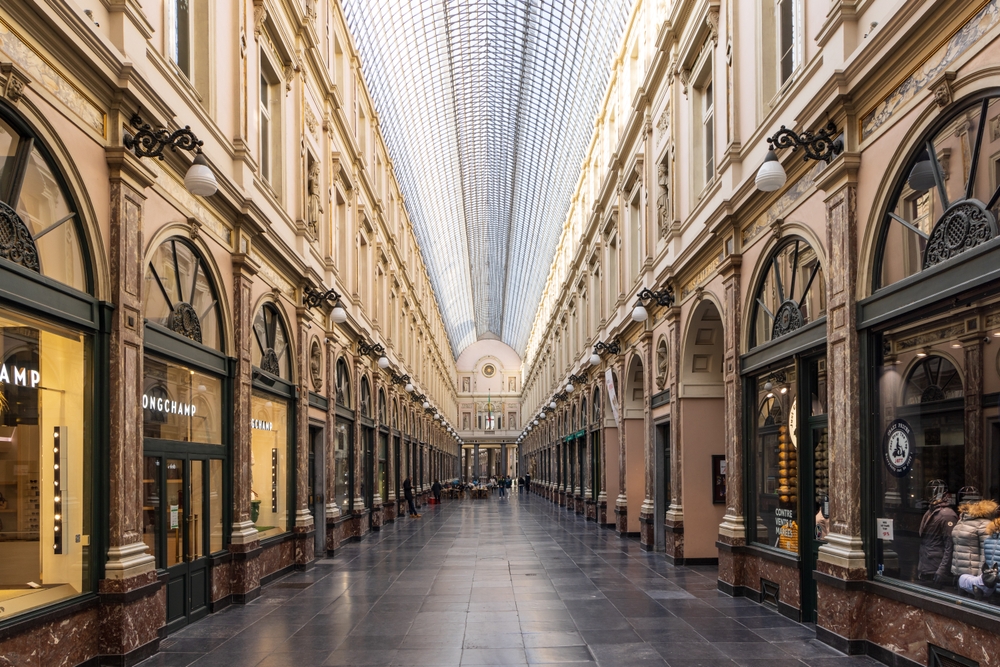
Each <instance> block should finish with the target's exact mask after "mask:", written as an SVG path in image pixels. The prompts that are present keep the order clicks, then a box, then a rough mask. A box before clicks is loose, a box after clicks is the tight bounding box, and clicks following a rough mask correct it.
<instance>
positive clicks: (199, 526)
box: [143, 448, 224, 632]
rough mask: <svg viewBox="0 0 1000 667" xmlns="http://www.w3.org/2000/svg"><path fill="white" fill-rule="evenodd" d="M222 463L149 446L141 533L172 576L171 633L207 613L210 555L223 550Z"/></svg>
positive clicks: (169, 580)
mask: <svg viewBox="0 0 1000 667" xmlns="http://www.w3.org/2000/svg"><path fill="white" fill-rule="evenodd" d="M223 467H224V466H223V459H222V458H221V457H219V458H215V457H209V456H205V455H199V454H192V453H180V452H166V451H161V452H151V451H149V449H148V448H147V451H146V456H145V461H144V474H143V522H144V524H145V526H144V528H145V530H144V531H143V533H144V535H146V536H147V544H148V545H149V547H150V551H151V552H152V553H153V554H155V556H156V562H157V566H158V567H160V568H162V569H164V570H166V572H167V575H168V578H167V631H168V632H174V631H176V630H178V629H180V628H182V627H184V626H185V625H187V624H188V623H191V622H193V621H196V620H198V619H200V618H202V617H203V616H205V615H206V614H208V611H209V609H208V603H209V599H208V597H209V572H208V555H209V554H211V553H213V552H215V551H221V550H222V540H223V525H224V520H223V499H222V479H223ZM150 541H151V542H152V543H151V544H150V543H149V542H150Z"/></svg>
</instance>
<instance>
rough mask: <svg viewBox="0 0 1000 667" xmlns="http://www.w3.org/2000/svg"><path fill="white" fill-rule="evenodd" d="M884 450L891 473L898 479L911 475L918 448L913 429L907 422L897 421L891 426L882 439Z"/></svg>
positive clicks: (886, 464)
mask: <svg viewBox="0 0 1000 667" xmlns="http://www.w3.org/2000/svg"><path fill="white" fill-rule="evenodd" d="M882 450H883V451H882V453H883V455H884V459H885V467H886V468H888V469H889V472H891V473H892V474H893V475H895V476H896V477H905V476H906V475H907V474H909V472H910V469H911V468H912V467H913V457H914V456H915V455H916V452H917V448H916V443H914V441H913V429H912V428H910V425H909V424H908V423H907V422H906V420H904V419H896V420H893V422H892V423H890V424H889V427H888V428H886V430H885V437H884V438H883V439H882Z"/></svg>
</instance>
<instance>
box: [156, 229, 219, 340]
mask: <svg viewBox="0 0 1000 667" xmlns="http://www.w3.org/2000/svg"><path fill="white" fill-rule="evenodd" d="M145 290H146V291H145V294H146V301H145V304H144V308H145V310H144V312H143V316H144V317H145V318H146V319H147V320H149V321H151V322H156V323H157V324H159V325H161V326H164V327H166V328H168V329H170V330H171V331H174V332H176V333H178V334H180V335H182V336H187V337H188V338H191V339H192V340H194V341H196V342H200V343H202V344H203V345H208V346H209V347H212V348H215V349H219V346H220V343H221V340H220V336H219V306H218V300H217V298H216V295H215V289H214V287H213V285H212V281H211V278H210V277H209V275H208V271H207V270H206V267H205V264H204V262H202V260H201V258H200V257H199V256H198V255H197V253H195V251H194V250H192V248H191V247H190V246H189V245H188V244H187V243H185V242H184V241H181V240H178V239H171V240H169V241H166V242H165V243H162V244H161V245H160V247H159V248H157V249H156V252H155V253H154V255H153V259H152V260H151V261H150V263H149V266H148V267H146V285H145Z"/></svg>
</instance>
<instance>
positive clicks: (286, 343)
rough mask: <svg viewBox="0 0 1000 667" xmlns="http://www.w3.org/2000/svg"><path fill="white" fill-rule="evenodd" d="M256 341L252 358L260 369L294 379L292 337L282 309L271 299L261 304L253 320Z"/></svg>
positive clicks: (287, 380) (251, 346) (252, 347)
mask: <svg viewBox="0 0 1000 667" xmlns="http://www.w3.org/2000/svg"><path fill="white" fill-rule="evenodd" d="M253 335H254V341H253V343H252V344H251V345H250V358H251V361H252V363H253V365H254V366H256V367H257V368H259V369H260V370H262V371H264V372H265V373H268V374H269V375H273V376H275V377H278V378H281V379H282V380H284V381H286V382H291V381H292V349H291V345H292V339H291V338H290V337H289V335H288V328H287V327H286V325H285V321H284V318H283V317H282V316H281V311H279V310H278V307H277V306H276V305H275V304H274V303H273V302H270V301H267V302H265V303H263V304H261V306H260V308H258V309H257V316H256V317H254V320H253Z"/></svg>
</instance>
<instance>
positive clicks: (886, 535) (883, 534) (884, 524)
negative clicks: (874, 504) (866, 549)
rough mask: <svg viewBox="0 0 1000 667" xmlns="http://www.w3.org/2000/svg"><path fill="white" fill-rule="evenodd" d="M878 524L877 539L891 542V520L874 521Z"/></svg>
mask: <svg viewBox="0 0 1000 667" xmlns="http://www.w3.org/2000/svg"><path fill="white" fill-rule="evenodd" d="M875 521H876V522H878V539H880V540H886V541H887V542H892V539H893V534H892V519H876V520H875Z"/></svg>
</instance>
